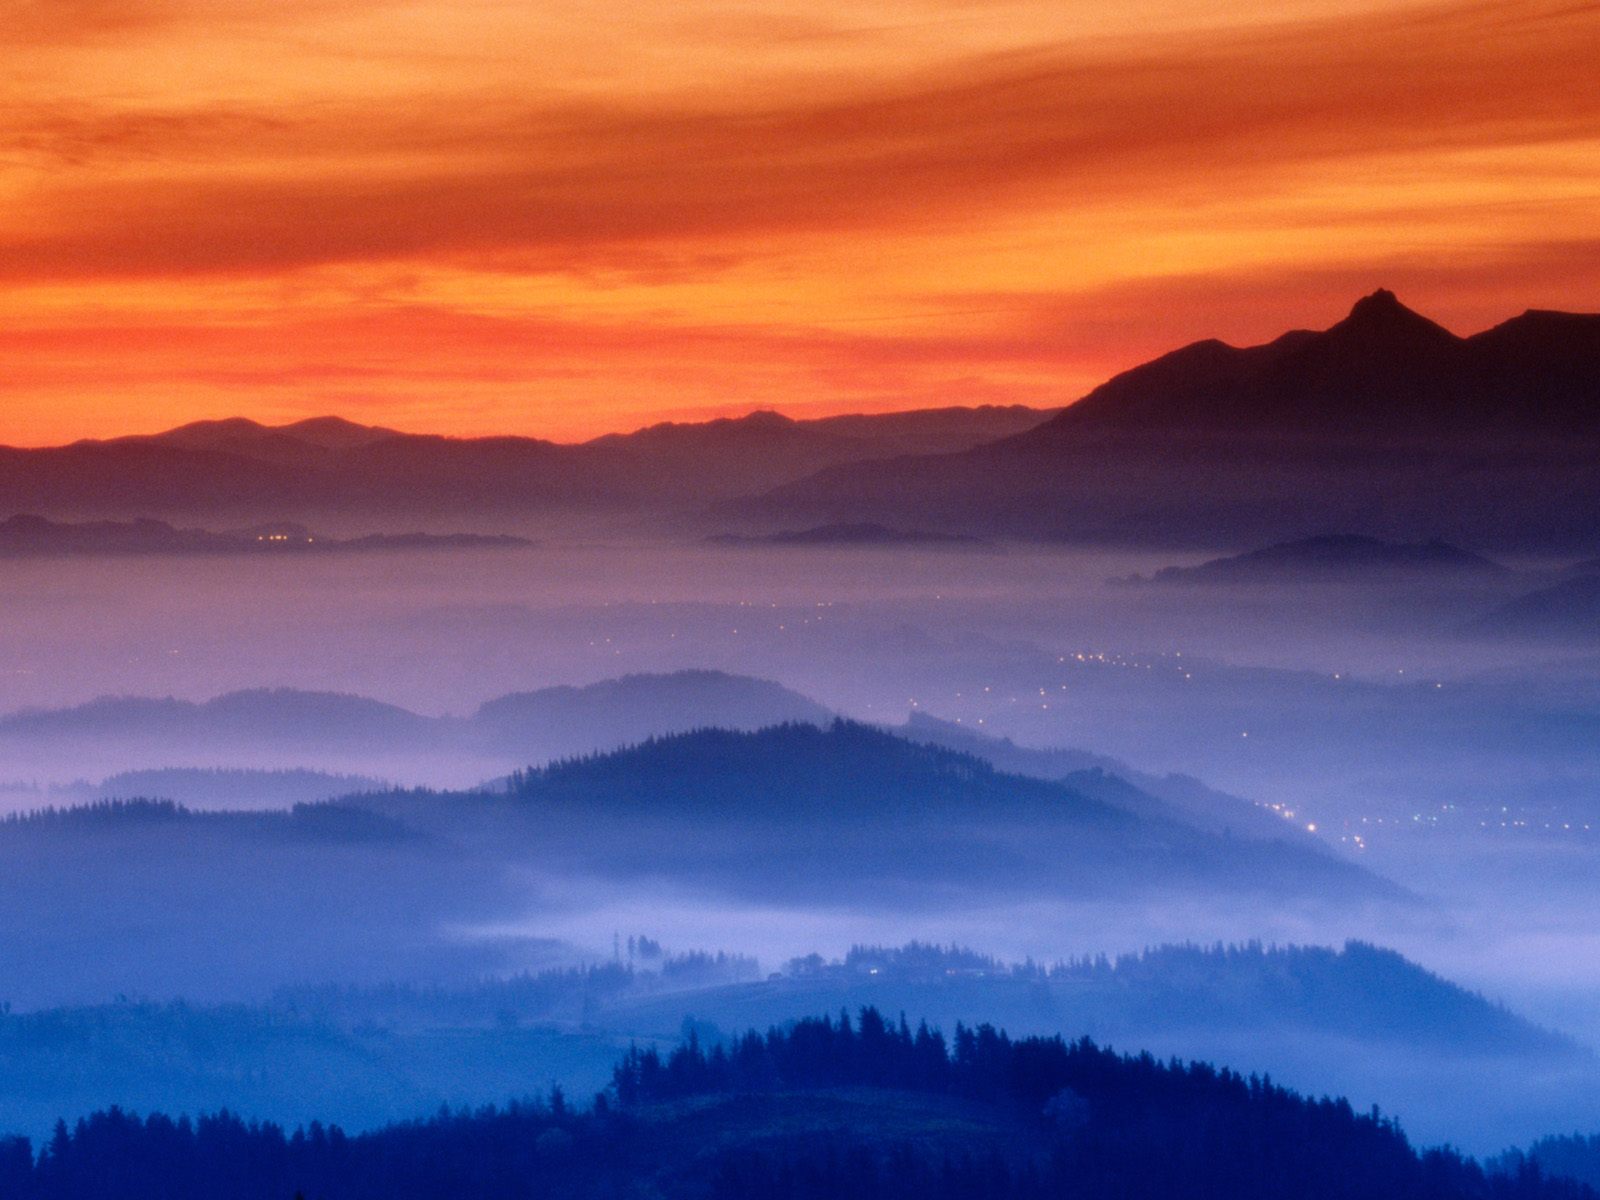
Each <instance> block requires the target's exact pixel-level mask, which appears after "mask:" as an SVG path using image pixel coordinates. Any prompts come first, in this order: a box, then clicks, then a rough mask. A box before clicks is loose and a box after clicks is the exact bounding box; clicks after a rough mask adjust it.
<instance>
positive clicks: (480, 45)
mask: <svg viewBox="0 0 1600 1200" xmlns="http://www.w3.org/2000/svg"><path fill="white" fill-rule="evenodd" d="M0 52H3V53H4V55H5V59H6V62H7V66H8V70H7V71H6V72H5V75H4V78H3V79H0V200H3V203H0V354H3V355H4V361H5V363H6V370H5V378H6V385H5V397H6V407H7V416H8V418H9V419H8V420H7V421H6V423H5V429H4V430H3V436H0V441H5V442H9V443H12V444H48V443H54V442H61V441H65V440H70V439H72V438H75V437H85V436H106V435H112V434H118V433H125V432H149V431H154V430H156V429H159V428H163V427H166V426H170V425H173V424H177V423H179V422H182V421H187V420H192V419H197V418H202V417H215V416H222V415H232V414H243V415H247V416H251V417H256V418H259V419H263V420H269V421H278V420H293V419H296V418H298V417H303V416H309V415H313V414H317V413H322V412H327V411H340V412H344V413H346V414H348V415H349V416H351V417H353V418H356V419H359V420H363V421H367V422H371V423H381V424H388V425H397V426H402V427H405V428H408V429H415V430H419V431H425V432H441V433H460V434H480V433H525V434H539V435H543V436H553V437H558V438H580V437H587V436H592V435H595V434H598V433H602V432H605V431H608V430H612V429H620V428H630V427H634V426H637V425H640V424H644V423H646V422H648V421H651V420H656V419H662V418H672V417H679V418H701V417H706V416H712V415H721V414H724V413H729V412H741V411H746V410H748V409H749V408H752V407H756V406H770V407H777V408H780V409H782V410H784V411H787V412H790V413H792V414H794V415H802V416H804V415H821V414H824V413H829V412H840V411H873V410H883V409H896V408H909V407H919V406H932V405H941V404H952V403H985V402H1004V403H1019V402H1020V403H1030V404H1039V405H1053V404H1059V403H1062V402H1064V401H1066V400H1070V399H1072V398H1075V397H1077V396H1079V395H1081V394H1083V393H1084V392H1086V391H1088V390H1089V388H1090V387H1092V386H1093V385H1094V384H1096V383H1098V382H1100V381H1101V380H1103V379H1104V378H1106V377H1107V376H1109V375H1110V374H1112V373H1114V372H1115V371H1117V370H1120V369H1123V368H1125V367H1128V366H1131V365H1133V364H1135V363H1137V362H1140V361H1142V360H1144V359H1147V358H1150V357H1152V356H1153V355H1155V354H1158V353H1160V352H1162V351H1164V350H1167V349H1170V348H1172V347H1173V346H1175V345H1178V344H1181V343H1184V342H1187V341H1191V340H1194V339H1196V338H1201V337H1208V336H1220V337H1223V338H1226V339H1228V340H1230V341H1234V342H1240V343H1248V342H1256V341H1262V340H1265V339H1266V338H1268V337H1270V336H1272V335H1274V334H1276V333H1277V332H1279V331H1281V330H1282V329H1283V328H1284V327H1286V326H1308V327H1316V328H1321V327H1324V326H1326V325H1328V324H1330V323H1331V322H1332V321H1333V320H1335V319H1337V318H1338V317H1339V316H1340V315H1342V313H1343V312H1344V310H1345V309H1346V308H1347V307H1348V304H1349V299H1350V297H1351V296H1352V295H1358V294H1362V293H1364V292H1367V291H1370V290H1371V289H1372V287H1374V286H1376V285H1378V284H1386V285H1388V286H1392V287H1394V288H1396V289H1398V290H1399V291H1400V292H1401V294H1402V295H1404V296H1405V297H1406V299H1407V301H1408V302H1410V303H1412V304H1415V305H1416V306H1417V307H1419V308H1422V309H1423V310H1424V311H1427V312H1428V313H1429V314H1430V315H1434V316H1437V317H1438V318H1439V319H1441V320H1442V321H1443V322H1444V323H1445V324H1447V325H1449V326H1450V327H1451V328H1453V329H1455V330H1457V331H1458V332H1471V331H1474V330H1476V329H1480V328H1483V327H1485V326H1487V325H1489V324H1492V323H1493V322H1495V321H1497V320H1500V319H1503V318H1504V317H1505V316H1506V315H1508V314H1509V313H1513V312H1516V311H1520V310H1521V309H1522V308H1526V307H1530V306H1536V307H1544V308H1568V309H1579V310H1582V309H1594V308H1597V307H1600V254H1596V253H1595V250H1596V248H1597V247H1596V244H1595V240H1594V236H1595V235H1594V232H1593V231H1594V229H1595V228H1596V227H1597V220H1596V218H1597V217H1600V193H1597V192H1596V190H1595V186H1594V172H1593V167H1594V163H1595V161H1596V159H1597V156H1600V92H1597V91H1596V89H1594V88H1593V86H1592V78H1591V72H1592V67H1593V63H1594V61H1595V60H1596V57H1597V54H1600V9H1597V8H1596V7H1595V6H1594V5H1592V4H1577V5H1573V4H1568V3H1565V2H1563V0H1475V2H1473V3H1461V2H1459V0H1455V2H1449V3H1442V4H1428V5H1406V6H1401V7H1397V6H1392V5H1391V6H1385V5H1374V4H1361V3H1351V2H1348V0H1297V2H1294V3H1289V4H1279V3H1274V4H1267V3H1264V2H1262V0H1245V2H1244V3H1241V4H1237V5H1232V6H1228V8H1227V11H1226V12H1225V13H1224V12H1219V11H1218V10H1217V9H1216V6H1214V5H1202V4H1199V3H1197V2H1195V0H1138V2H1135V3H1130V4H1125V5H1116V6H1110V5H1098V4H1088V3H1083V2H1081V0H1074V2H1072V3H1066V4H1057V5H1039V4H1034V3H1011V2H1007V0H897V2H885V0H874V2H868V0H824V2H822V3H816V2H814V0H808V2H806V3H800V2H799V0H761V2H759V3H754V4H740V5H731V4H724V3H721V2H718V0H685V2H684V3H679V4H673V5H667V6H660V5H644V4H632V3H629V4H612V5H604V6H601V5H597V4H595V3H593V2H592V0H589V2H583V3H580V2H576V0H541V2H540V3H537V4H520V3H510V2H507V0H460V2H458V3H451V4H445V3H442V2H440V0H412V2H409V3H403V2H399V0H279V2H276V3H265V2H263V0H120V2H112V0H0Z"/></svg>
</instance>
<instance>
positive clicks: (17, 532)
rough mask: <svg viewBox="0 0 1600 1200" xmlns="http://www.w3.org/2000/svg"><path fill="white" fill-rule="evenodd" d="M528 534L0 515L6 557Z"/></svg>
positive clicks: (373, 544) (316, 550) (276, 550)
mask: <svg viewBox="0 0 1600 1200" xmlns="http://www.w3.org/2000/svg"><path fill="white" fill-rule="evenodd" d="M531 545H533V543H532V542H530V541H528V540H527V539H526V538H520V537H511V536H509V535H505V534H499V535H492V536H486V535H483V534H475V533H446V534H437V533H373V534H364V535H362V536H360V537H353V538H350V537H346V538H333V537H327V536H324V535H321V534H317V533H314V532H313V531H311V530H310V529H307V528H306V527H305V526H304V525H300V524H296V523H294V522H290V521H280V522H274V523H271V524H266V525H257V526H253V527H251V528H249V529H238V530H231V531H228V532H222V533H217V532H212V531H211V530H206V529H177V528H175V527H173V526H172V525H169V524H167V523H166V522H165V521H157V520H154V519H153V518H150V517H139V518H136V519H135V520H132V521H84V522H76V523H74V522H66V521H51V520H48V519H47V518H45V517H41V516H36V515H32V514H26V513H23V514H18V515H17V516H14V517H8V518H7V519H6V520H4V521H0V557H3V558H28V557H36V556H38V557H48V556H55V555H100V554H253V555H264V554H276V555H283V554H294V555H302V554H334V553H342V552H350V551H362V550H462V549H467V550H475V549H509V548H515V547H521V546H531Z"/></svg>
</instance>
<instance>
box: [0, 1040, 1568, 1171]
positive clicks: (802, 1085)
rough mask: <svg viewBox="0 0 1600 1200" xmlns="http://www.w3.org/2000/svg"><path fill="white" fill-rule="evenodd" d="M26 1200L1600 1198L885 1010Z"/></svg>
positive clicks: (126, 1154)
mask: <svg viewBox="0 0 1600 1200" xmlns="http://www.w3.org/2000/svg"><path fill="white" fill-rule="evenodd" d="M0 1195H4V1196H6V1197H8V1198H15V1200H68V1198H70V1200H112V1198H115V1200H158V1198H159V1200H214V1198H215V1197H219V1196H228V1197H230V1198H232V1200H286V1198H287V1197H290V1196H296V1197H303V1198H305V1200H313V1198H314V1200H380V1198H381V1200H437V1198H438V1197H453V1196H471V1197H474V1198H475V1200H533V1198H536V1197H546V1196H549V1197H558V1196H559V1197H578V1198H582V1197H601V1196H624V1195H627V1196H660V1197H668V1198H677V1197H683V1198H685V1200H687V1198H690V1197H693V1198H696V1200H699V1198H702V1197H703V1198H707V1200H736V1198H740V1200H742V1198H746V1197H749V1198H752V1200H753V1198H756V1197H760V1198H762V1200H766V1198H768V1197H771V1198H775V1200H824V1198H826V1200H834V1198H848V1197H862V1198H863V1200H864V1198H866V1197H872V1198H873V1200H901V1198H904V1200H911V1198H912V1197H915V1198H917V1200H923V1198H925V1197H962V1198H965V1200H1002V1198H1005V1200H1032V1198H1039V1200H1044V1198H1046V1197H1073V1198H1074V1200H1112V1198H1113V1197H1114V1198H1116V1200H1144V1198H1146V1197H1148V1198H1150V1200H1155V1198H1158V1197H1159V1198H1161V1200H1168V1198H1172V1197H1183V1198H1184V1200H1281V1198H1283V1197H1295V1198H1296V1200H1357V1198H1360V1200H1389V1198H1394V1200H1401V1198H1404V1200H1594V1197H1595V1193H1594V1192H1593V1191H1591V1190H1590V1189H1589V1188H1587V1187H1586V1186H1584V1185H1582V1184H1579V1183H1576V1182H1573V1181H1568V1180H1563V1179H1552V1178H1546V1177H1544V1176H1542V1175H1541V1174H1540V1173H1539V1172H1538V1170H1537V1169H1536V1168H1533V1167H1531V1166H1524V1167H1522V1168H1521V1169H1520V1170H1519V1172H1518V1173H1517V1174H1515V1175H1491V1174H1488V1173H1486V1172H1485V1171H1484V1170H1483V1169H1482V1168H1481V1167H1480V1166H1479V1165H1478V1164H1476V1163H1475V1162H1473V1161H1471V1160H1469V1159H1465V1158H1463V1157H1461V1156H1460V1155H1458V1154H1456V1153H1454V1152H1453V1151H1449V1150H1436V1151H1427V1152H1422V1153H1419V1152H1418V1151H1417V1150H1415V1149H1414V1148H1413V1147H1412V1146H1411V1145H1410V1143H1409V1142H1408V1141H1407V1139H1406V1137H1405V1135H1404V1134H1403V1133H1402V1132H1401V1130H1400V1129H1399V1128H1398V1126H1396V1125H1395V1124H1394V1123H1393V1122H1391V1121H1389V1120H1388V1119H1386V1118H1384V1117H1383V1116H1382V1115H1381V1114H1379V1113H1378V1112H1376V1111H1373V1112H1371V1113H1358V1112H1355V1111H1354V1110H1353V1109H1352V1108H1351V1106H1350V1105H1349V1104H1348V1103H1346V1102H1345V1101H1342V1100H1332V1099H1320V1100H1312V1099H1308V1098H1305V1097H1301V1096H1298V1095H1296V1094H1294V1093H1292V1092H1289V1091H1286V1090H1284V1089H1282V1088H1279V1087H1277V1086H1275V1085H1273V1084H1271V1083H1270V1082H1269V1081H1266V1080H1263V1079H1257V1078H1250V1079H1246V1078H1243V1077H1241V1076H1240V1075H1237V1074H1235V1073H1233V1072H1230V1071H1227V1070H1219V1069H1217V1068H1215V1067H1212V1066H1209V1065H1205V1064H1182V1063H1178V1062H1171V1063H1160V1062H1157V1061H1156V1060H1154V1059H1152V1058H1150V1057H1148V1056H1144V1057H1139V1058H1128V1057H1121V1056H1118V1055H1116V1054H1113V1053H1111V1052H1110V1051H1107V1050H1103V1049H1101V1048H1099V1047H1097V1046H1095V1045H1094V1044H1092V1043H1090V1042H1088V1041H1079V1042H1073V1043H1067V1042H1064V1041H1062V1040H1061V1039H1060V1038H1030V1039H1025V1040H1012V1039H1010V1038H1008V1037H1007V1036H1006V1035H1005V1034H1003V1033H999V1032H997V1031H995V1030H994V1029H992V1028H990V1027H988V1026H982V1027H979V1028H977V1029H968V1028H964V1027H963V1028H958V1029H957V1030H956V1031H955V1036H954V1039H953V1041H952V1042H949V1043H947V1042H946V1041H945V1040H944V1038H942V1037H941V1036H940V1035H939V1034H938V1033H936V1032H933V1031H931V1030H929V1029H928V1028H927V1027H926V1026H923V1027H921V1028H919V1029H917V1030H916V1031H915V1032H913V1031H912V1030H911V1029H909V1028H908V1027H907V1026H906V1025H905V1023H904V1022H903V1021H902V1022H900V1023H899V1024H898V1025H896V1024H891V1023H889V1022H887V1021H885V1020H884V1018H883V1017H882V1016H881V1015H880V1014H879V1013H878V1012H877V1011H876V1010H873V1009H866V1010H863V1011H862V1012H861V1014H860V1016H859V1018H858V1019H857V1020H856V1021H854V1022H852V1021H851V1020H850V1018H849V1017H848V1016H843V1015H842V1016H841V1017H840V1018H839V1019H838V1020H837V1021H834V1020H830V1019H827V1018H822V1019H809V1020H802V1021H799V1022H797V1023H795V1024H794V1025H792V1026H791V1027H789V1028H788V1029H787V1030H776V1029H774V1030H772V1031H771V1032H769V1033H767V1034H766V1035H765V1036H762V1035H760V1034H756V1033H753V1032H752V1033H750V1034H747V1035H745V1036H744V1037H743V1038H740V1039H738V1040H737V1041H736V1042H735V1043H733V1044H732V1046H731V1048H728V1049H724V1048H722V1047H717V1048H714V1049H712V1050H711V1051H710V1052H707V1051H705V1050H704V1049H703V1048H702V1047H700V1046H699V1045H698V1044H696V1043H695V1042H694V1041H693V1040H691V1041H690V1042H689V1043H688V1044H687V1045H685V1046H683V1047H681V1048H680V1049H678V1050H677V1051H675V1052H674V1053H672V1054H671V1055H669V1056H668V1057H666V1058H665V1059H663V1058H662V1057H661V1056H659V1055H658V1054H656V1053H654V1052H650V1051H645V1052H638V1051H635V1052H633V1053H631V1054H630V1055H629V1056H628V1057H627V1058H626V1059H625V1060H624V1061H623V1063H622V1064H621V1065H620V1066H619V1067H618V1069H617V1072H616V1076H615V1081H614V1083H613V1085H612V1087H611V1088H610V1089H609V1090H608V1094H604V1095H602V1097H600V1098H599V1099H598V1100H597V1102H596V1104H595V1106H594V1108H593V1109H592V1110H588V1111H584V1112H576V1111H574V1110H573V1109H572V1108H571V1107H570V1106H569V1105H568V1104H567V1103H566V1101H565V1100H564V1099H563V1098H562V1096H561V1095H560V1093H559V1092H557V1093H553V1094H552V1095H551V1096H550V1098H549V1100H548V1101H541V1102H530V1103H522V1104H518V1105H513V1106H511V1107H508V1108H505V1109H499V1110H495V1109H486V1110H482V1111H479V1112H476V1113H460V1114H450V1113H441V1114H440V1115H439V1116H437V1117H435V1118H434V1119H432V1120H430V1121H424V1122H416V1123H411V1124H406V1125H397V1126H391V1127H389V1128H387V1129H383V1130H379V1131H377V1132H374V1133H370V1134H364V1135H359V1136H353V1137H347V1136H345V1135H344V1134H343V1133H341V1132H340V1131H339V1130H337V1129H329V1128H324V1127H322V1126H320V1125H312V1126H311V1127H310V1128H308V1129H306V1130H303V1131H298V1132H296V1133H294V1134H292V1135H287V1134H286V1133H285V1132H284V1130H282V1129H281V1128H278V1127H276V1126H272V1125H247V1124H245V1123H243V1122H240V1121H238V1120H236V1119H234V1118H231V1117H228V1116H226V1115H223V1116H219V1117H212V1118H206V1119H202V1120H200V1121H198V1122H194V1123H191V1122H189V1121H187V1120H180V1121H177V1122H174V1121H172V1120H169V1119H167V1118H165V1117H160V1116H156V1117H150V1118H146V1119H140V1118H137V1117H132V1116H129V1115H127V1114H124V1113H122V1112H119V1111H116V1110H112V1111H110V1112H106V1113H101V1114H98V1115H96V1116H94V1117H91V1118H88V1119H87V1120H84V1121H81V1122H79V1123H78V1124H77V1126H76V1127H75V1128H72V1129H68V1128H67V1127H65V1126H62V1127H60V1128H58V1130H57V1132H56V1134H55V1136H54V1137H53V1138H52V1139H50V1141H49V1142H48V1143H47V1145H46V1146H45V1147H44V1148H43V1150H42V1151H41V1152H40V1154H39V1155H38V1156H37V1157H35V1156H34V1155H33V1154H32V1152H31V1148H30V1147H29V1146H28V1145H27V1144H26V1143H25V1142H20V1141H13V1142H11V1143H8V1144H6V1145H5V1146H3V1147H0Z"/></svg>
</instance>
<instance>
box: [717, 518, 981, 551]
mask: <svg viewBox="0 0 1600 1200" xmlns="http://www.w3.org/2000/svg"><path fill="white" fill-rule="evenodd" d="M706 541H708V542H711V543H713V544H715V545H720V546H979V545H982V544H983V542H982V540H981V539H979V538H974V537H968V536H966V535H964V534H959V533H936V532H932V531H929V530H922V529H890V528H889V527H888V526H887V525H879V524H877V523H876V522H872V521H867V522H861V523H857V524H853V525H852V524H844V525H817V526H814V527H813V528H811V529H783V530H779V531H778V532H776V533H763V534H753V535H747V534H739V533H719V534H714V535H712V536H711V537H708V538H707V539H706Z"/></svg>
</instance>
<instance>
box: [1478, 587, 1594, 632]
mask: <svg viewBox="0 0 1600 1200" xmlns="http://www.w3.org/2000/svg"><path fill="white" fill-rule="evenodd" d="M1469 631H1470V632H1472V633H1475V634H1478V635H1479V636H1484V637H1510V638H1548V639H1553V640H1567V641H1583V642H1592V641H1594V640H1596V639H1597V638H1600V574H1594V575H1579V576H1577V577H1576V578H1574V579H1564V580H1562V581H1561V582H1560V583H1557V584H1553V585H1552V586H1550V587H1547V588H1540V589H1539V590H1538V591H1536V592H1530V593H1529V594H1528V595H1526V596H1522V597H1519V598H1518V599H1516V600H1512V601H1510V602H1509V603H1506V604H1503V605H1501V606H1500V607H1499V608H1497V609H1495V610H1494V611H1493V612H1491V613H1489V614H1488V615H1487V616H1485V617H1483V618H1482V619H1480V620H1478V621H1476V622H1474V623H1473V624H1472V626H1471V627H1470V629H1469Z"/></svg>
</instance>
